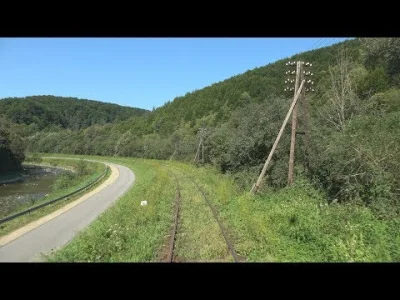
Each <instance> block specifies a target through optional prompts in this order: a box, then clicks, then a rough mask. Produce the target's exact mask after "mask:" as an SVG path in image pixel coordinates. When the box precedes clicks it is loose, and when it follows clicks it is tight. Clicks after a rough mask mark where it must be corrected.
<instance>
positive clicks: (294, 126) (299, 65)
mask: <svg viewBox="0 0 400 300" xmlns="http://www.w3.org/2000/svg"><path fill="white" fill-rule="evenodd" d="M301 71H302V62H301V61H298V62H297V63H296V74H295V75H296V80H295V84H294V96H293V97H295V96H296V93H297V90H298V89H299V80H300V77H301V73H302V72H301ZM303 91H304V89H303ZM300 95H301V96H302V95H303V93H301V94H300ZM301 96H300V97H301ZM297 107H298V106H297V103H296V105H295V106H294V108H293V115H292V137H291V139H290V156H289V172H288V185H291V184H292V182H293V170H294V150H295V149H294V146H295V144H296V129H297Z"/></svg>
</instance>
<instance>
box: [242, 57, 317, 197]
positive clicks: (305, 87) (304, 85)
mask: <svg viewBox="0 0 400 300" xmlns="http://www.w3.org/2000/svg"><path fill="white" fill-rule="evenodd" d="M286 66H296V71H293V70H289V71H287V72H286V74H288V75H296V79H291V78H289V79H287V80H286V81H285V83H295V85H294V87H285V89H284V91H290V92H292V91H294V99H293V102H292V104H291V106H290V108H289V111H288V112H287V115H286V118H285V120H284V121H283V124H282V127H281V129H280V131H279V133H278V136H277V137H276V140H275V142H274V144H273V146H272V149H271V151H270V153H269V155H268V158H267V160H266V161H265V164H264V167H263V168H262V171H261V174H260V176H259V177H258V179H257V181H256V183H254V185H253V187H252V188H251V191H250V193H251V194H255V193H256V192H257V191H258V189H259V188H260V185H261V182H262V179H263V177H264V175H265V173H266V171H267V168H268V165H269V163H270V162H271V159H272V155H273V154H274V152H275V149H276V147H277V146H278V143H279V140H280V138H281V136H282V134H283V131H284V129H285V127H286V124H287V122H288V121H289V118H290V115H291V114H292V112H293V117H292V118H293V120H292V138H291V144H290V158H291V159H290V160H289V175H288V178H290V181H291V182H292V181H293V173H294V172H293V170H294V150H295V136H296V129H297V107H296V104H297V102H299V101H298V100H299V99H300V98H301V99H302V100H301V104H302V105H303V110H302V111H303V118H304V127H305V142H304V143H305V148H306V153H307V154H306V155H307V156H306V159H307V160H306V161H308V153H309V149H308V147H309V127H308V126H309V125H308V118H309V116H308V113H309V112H308V102H307V100H306V97H305V92H306V91H307V92H310V91H312V92H313V91H314V89H313V88H312V85H313V84H314V82H313V81H311V80H306V79H305V76H311V75H313V74H312V73H311V72H309V71H305V70H303V69H304V68H305V67H311V66H312V64H311V63H308V62H307V63H304V62H302V61H298V62H291V61H289V62H288V63H286Z"/></svg>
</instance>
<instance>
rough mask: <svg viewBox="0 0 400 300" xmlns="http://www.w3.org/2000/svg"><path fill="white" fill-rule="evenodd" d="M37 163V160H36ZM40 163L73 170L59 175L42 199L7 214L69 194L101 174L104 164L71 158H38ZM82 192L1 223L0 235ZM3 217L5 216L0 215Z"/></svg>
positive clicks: (77, 196) (73, 198) (74, 197)
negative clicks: (50, 190) (50, 189)
mask: <svg viewBox="0 0 400 300" xmlns="http://www.w3.org/2000/svg"><path fill="white" fill-rule="evenodd" d="M30 163H33V164H34V163H35V161H30ZM36 163H38V162H36ZM40 164H41V165H48V166H53V167H63V168H68V169H73V170H74V172H65V173H63V174H62V175H60V176H59V178H58V179H57V180H56V181H55V183H54V184H53V186H52V192H51V193H49V194H48V195H47V196H46V197H44V198H43V199H40V200H37V201H35V202H34V203H33V202H29V203H26V204H23V205H20V206H18V207H17V208H15V210H14V211H13V212H12V213H10V214H8V215H11V214H15V213H17V212H20V211H23V210H26V209H28V208H30V207H32V206H36V205H39V204H42V203H44V202H48V201H51V200H53V199H56V198H58V197H61V196H63V195H66V194H69V193H71V192H73V191H75V190H77V189H79V188H82V187H84V186H86V185H88V184H89V183H91V182H92V181H94V180H95V179H96V178H98V177H99V176H100V175H101V174H103V172H104V169H105V166H104V165H103V164H101V163H94V162H86V161H73V160H63V159H43V160H40ZM109 175H110V172H109V171H107V174H106V176H105V177H103V179H102V180H100V181H99V182H98V183H96V184H95V185H94V186H92V187H90V188H89V189H87V190H85V191H82V193H86V192H89V191H91V190H92V189H94V188H96V187H97V186H98V185H99V184H100V183H101V182H103V181H104V180H106V179H107V178H108V176H109ZM82 193H78V194H77V195H74V196H71V197H69V198H66V199H63V200H60V201H57V202H55V203H53V204H50V205H48V206H45V207H42V208H39V209H38V210H36V211H32V212H30V213H28V214H26V215H22V216H19V217H17V218H15V219H13V220H11V221H8V222H6V223H3V224H1V225H0V236H4V235H6V234H8V233H10V232H12V231H14V230H16V229H18V228H20V227H22V226H24V225H26V224H28V223H30V222H32V221H35V220H37V219H39V218H41V217H43V216H45V215H47V214H50V213H52V212H54V211H56V210H58V209H59V208H61V207H63V206H64V205H66V204H68V203H70V202H72V201H74V200H76V199H78V198H79V197H81V196H82ZM2 217H5V216H2Z"/></svg>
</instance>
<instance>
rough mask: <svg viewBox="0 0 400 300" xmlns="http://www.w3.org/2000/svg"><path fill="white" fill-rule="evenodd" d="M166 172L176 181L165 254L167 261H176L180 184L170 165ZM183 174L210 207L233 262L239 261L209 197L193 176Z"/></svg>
mask: <svg viewBox="0 0 400 300" xmlns="http://www.w3.org/2000/svg"><path fill="white" fill-rule="evenodd" d="M168 172H169V173H170V174H171V175H172V176H173V177H174V178H175V182H176V197H175V214H174V224H173V226H172V229H171V234H170V240H169V252H168V256H167V262H169V263H174V262H177V261H176V257H175V250H176V249H175V248H176V247H175V243H176V236H177V233H178V231H179V223H180V208H181V186H180V183H179V179H178V177H177V176H176V174H175V173H174V172H172V171H171V167H170V168H169V170H168ZM185 176H186V177H187V178H188V179H189V180H190V181H191V182H192V183H194V185H195V187H196V188H197V190H198V191H199V192H200V194H201V195H202V197H203V199H204V201H205V202H206V203H207V206H208V207H209V208H210V210H211V212H212V215H213V217H214V219H215V221H216V222H217V224H218V226H219V229H220V230H221V233H222V236H223V237H224V240H225V243H226V246H227V249H228V250H229V253H230V254H231V256H232V258H233V260H234V261H235V262H239V261H240V259H239V257H238V255H237V253H236V251H235V249H234V248H233V245H232V243H231V242H230V240H229V238H228V235H227V232H226V229H225V228H224V226H223V225H222V223H221V221H220V220H219V218H218V214H217V211H216V209H215V207H214V206H213V205H212V203H211V202H210V200H209V198H208V197H207V194H206V193H205V191H204V189H203V188H202V187H201V186H200V185H199V184H198V183H197V182H196V180H195V178H194V177H193V176H191V175H189V174H185Z"/></svg>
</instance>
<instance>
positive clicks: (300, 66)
mask: <svg viewBox="0 0 400 300" xmlns="http://www.w3.org/2000/svg"><path fill="white" fill-rule="evenodd" d="M286 65H287V66H293V65H296V71H295V72H294V71H290V70H289V71H287V72H286V74H289V75H296V79H295V80H293V79H290V78H289V79H288V80H286V81H285V83H288V82H293V81H295V86H294V94H295V95H296V93H297V90H298V85H299V81H303V80H304V78H305V76H309V75H313V74H312V73H311V72H309V71H307V72H306V71H305V70H304V67H311V66H312V64H310V63H308V62H307V63H304V61H297V62H296V63H295V62H289V63H287V64H286ZM305 84H306V86H307V87H306V88H305V89H303V90H302V93H301V96H300V98H301V103H300V104H301V105H302V106H303V107H302V112H303V118H304V127H305V132H304V134H305V136H304V145H305V153H306V154H305V162H306V166H307V168H308V153H309V149H308V147H309V126H308V125H309V124H308V123H309V122H308V114H309V112H308V102H307V100H306V97H305V92H306V91H313V90H314V89H312V88H310V87H309V86H310V85H313V84H314V82H312V81H311V80H306V81H305ZM285 90H293V89H292V88H286V89H285ZM297 107H298V106H297V105H296V106H295V107H294V109H293V116H292V132H291V134H292V135H291V139H290V156H289V171H288V185H289V186H290V185H291V184H292V183H293V180H294V158H295V145H296V133H297V132H296V130H297V112H298V108H297Z"/></svg>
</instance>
